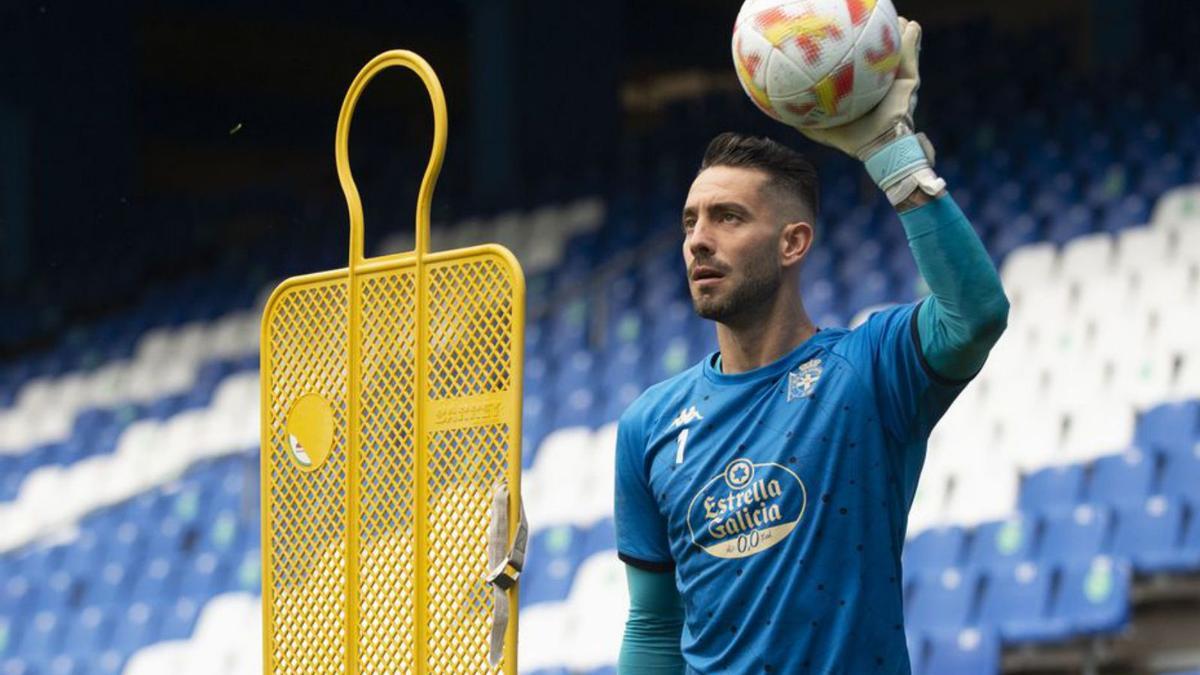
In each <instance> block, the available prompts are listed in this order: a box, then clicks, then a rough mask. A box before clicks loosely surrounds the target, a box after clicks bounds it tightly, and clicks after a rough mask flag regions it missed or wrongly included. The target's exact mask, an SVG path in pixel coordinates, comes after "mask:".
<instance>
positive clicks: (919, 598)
mask: <svg viewBox="0 0 1200 675" xmlns="http://www.w3.org/2000/svg"><path fill="white" fill-rule="evenodd" d="M977 586H978V577H977V575H976V574H975V573H974V572H972V571H970V570H962V569H958V568H954V567H950V568H946V569H944V570H941V571H940V572H926V573H924V574H920V575H918V576H917V577H916V579H914V582H913V589H912V592H911V595H910V597H909V598H908V601H907V602H906V603H905V621H906V623H907V624H908V625H909V626H912V627H913V628H914V629H916V630H920V631H926V632H928V633H930V634H934V633H936V634H946V633H950V632H956V631H957V630H958V629H960V628H963V627H965V626H968V625H970V623H971V620H972V619H973V612H974V608H975V596H976V591H977Z"/></svg>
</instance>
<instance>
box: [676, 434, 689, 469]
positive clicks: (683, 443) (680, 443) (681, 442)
mask: <svg viewBox="0 0 1200 675" xmlns="http://www.w3.org/2000/svg"><path fill="white" fill-rule="evenodd" d="M689 431H691V429H684V430H683V431H680V432H679V436H677V437H676V438H675V445H676V448H675V463H676V464H683V449H684V448H685V447H687V439H688V432H689Z"/></svg>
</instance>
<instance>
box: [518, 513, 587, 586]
mask: <svg viewBox="0 0 1200 675" xmlns="http://www.w3.org/2000/svg"><path fill="white" fill-rule="evenodd" d="M580 539H581V537H580V535H579V532H578V531H577V530H576V529H575V528H572V527H570V526H568V525H558V526H555V527H552V528H550V529H548V530H544V531H542V532H538V533H537V534H535V535H534V536H533V538H532V539H531V540H530V542H529V551H528V554H527V556H526V561H527V562H528V565H527V567H526V569H525V571H524V573H523V574H522V575H521V604H522V605H532V604H537V603H539V602H561V601H562V600H565V599H566V598H567V595H568V593H569V592H570V590H571V582H572V581H573V580H574V578H575V569H576V567H577V564H576V561H575V560H574V558H573V555H574V550H573V549H574V548H575V547H577V546H578V545H579V544H580V543H581V542H580Z"/></svg>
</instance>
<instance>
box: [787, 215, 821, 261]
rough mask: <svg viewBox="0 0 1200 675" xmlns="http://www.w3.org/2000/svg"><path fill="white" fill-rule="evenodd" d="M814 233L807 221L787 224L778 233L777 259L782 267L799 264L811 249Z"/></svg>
mask: <svg viewBox="0 0 1200 675" xmlns="http://www.w3.org/2000/svg"><path fill="white" fill-rule="evenodd" d="M815 234H816V231H815V230H814V229H813V226H812V225H811V224H810V223H808V222H807V221H803V220H801V221H797V222H794V223H787V224H785V225H784V226H783V230H782V231H780V233H779V259H780V262H781V263H783V266H784V267H791V266H792V265H795V264H797V263H799V262H800V261H801V260H802V259H804V256H806V255H808V249H810V248H812V243H813V237H814V235H815Z"/></svg>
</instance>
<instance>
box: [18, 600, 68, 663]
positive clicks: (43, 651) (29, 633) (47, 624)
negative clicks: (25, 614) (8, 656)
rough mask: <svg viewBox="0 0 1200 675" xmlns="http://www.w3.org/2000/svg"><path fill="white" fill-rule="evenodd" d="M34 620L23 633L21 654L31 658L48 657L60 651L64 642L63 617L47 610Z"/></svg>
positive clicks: (34, 615)
mask: <svg viewBox="0 0 1200 675" xmlns="http://www.w3.org/2000/svg"><path fill="white" fill-rule="evenodd" d="M31 618H32V620H31V621H30V622H29V625H28V626H26V627H25V630H24V631H23V633H24V637H23V638H22V640H21V646H20V653H21V654H23V655H25V656H27V657H30V658H37V657H48V656H50V655H52V654H55V653H57V652H58V650H59V645H60V644H61V642H62V634H63V632H64V631H63V628H62V623H63V621H62V617H61V616H60V615H59V614H58V613H56V612H51V611H47V610H41V611H38V612H37V613H35V614H33V615H32V617H31Z"/></svg>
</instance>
